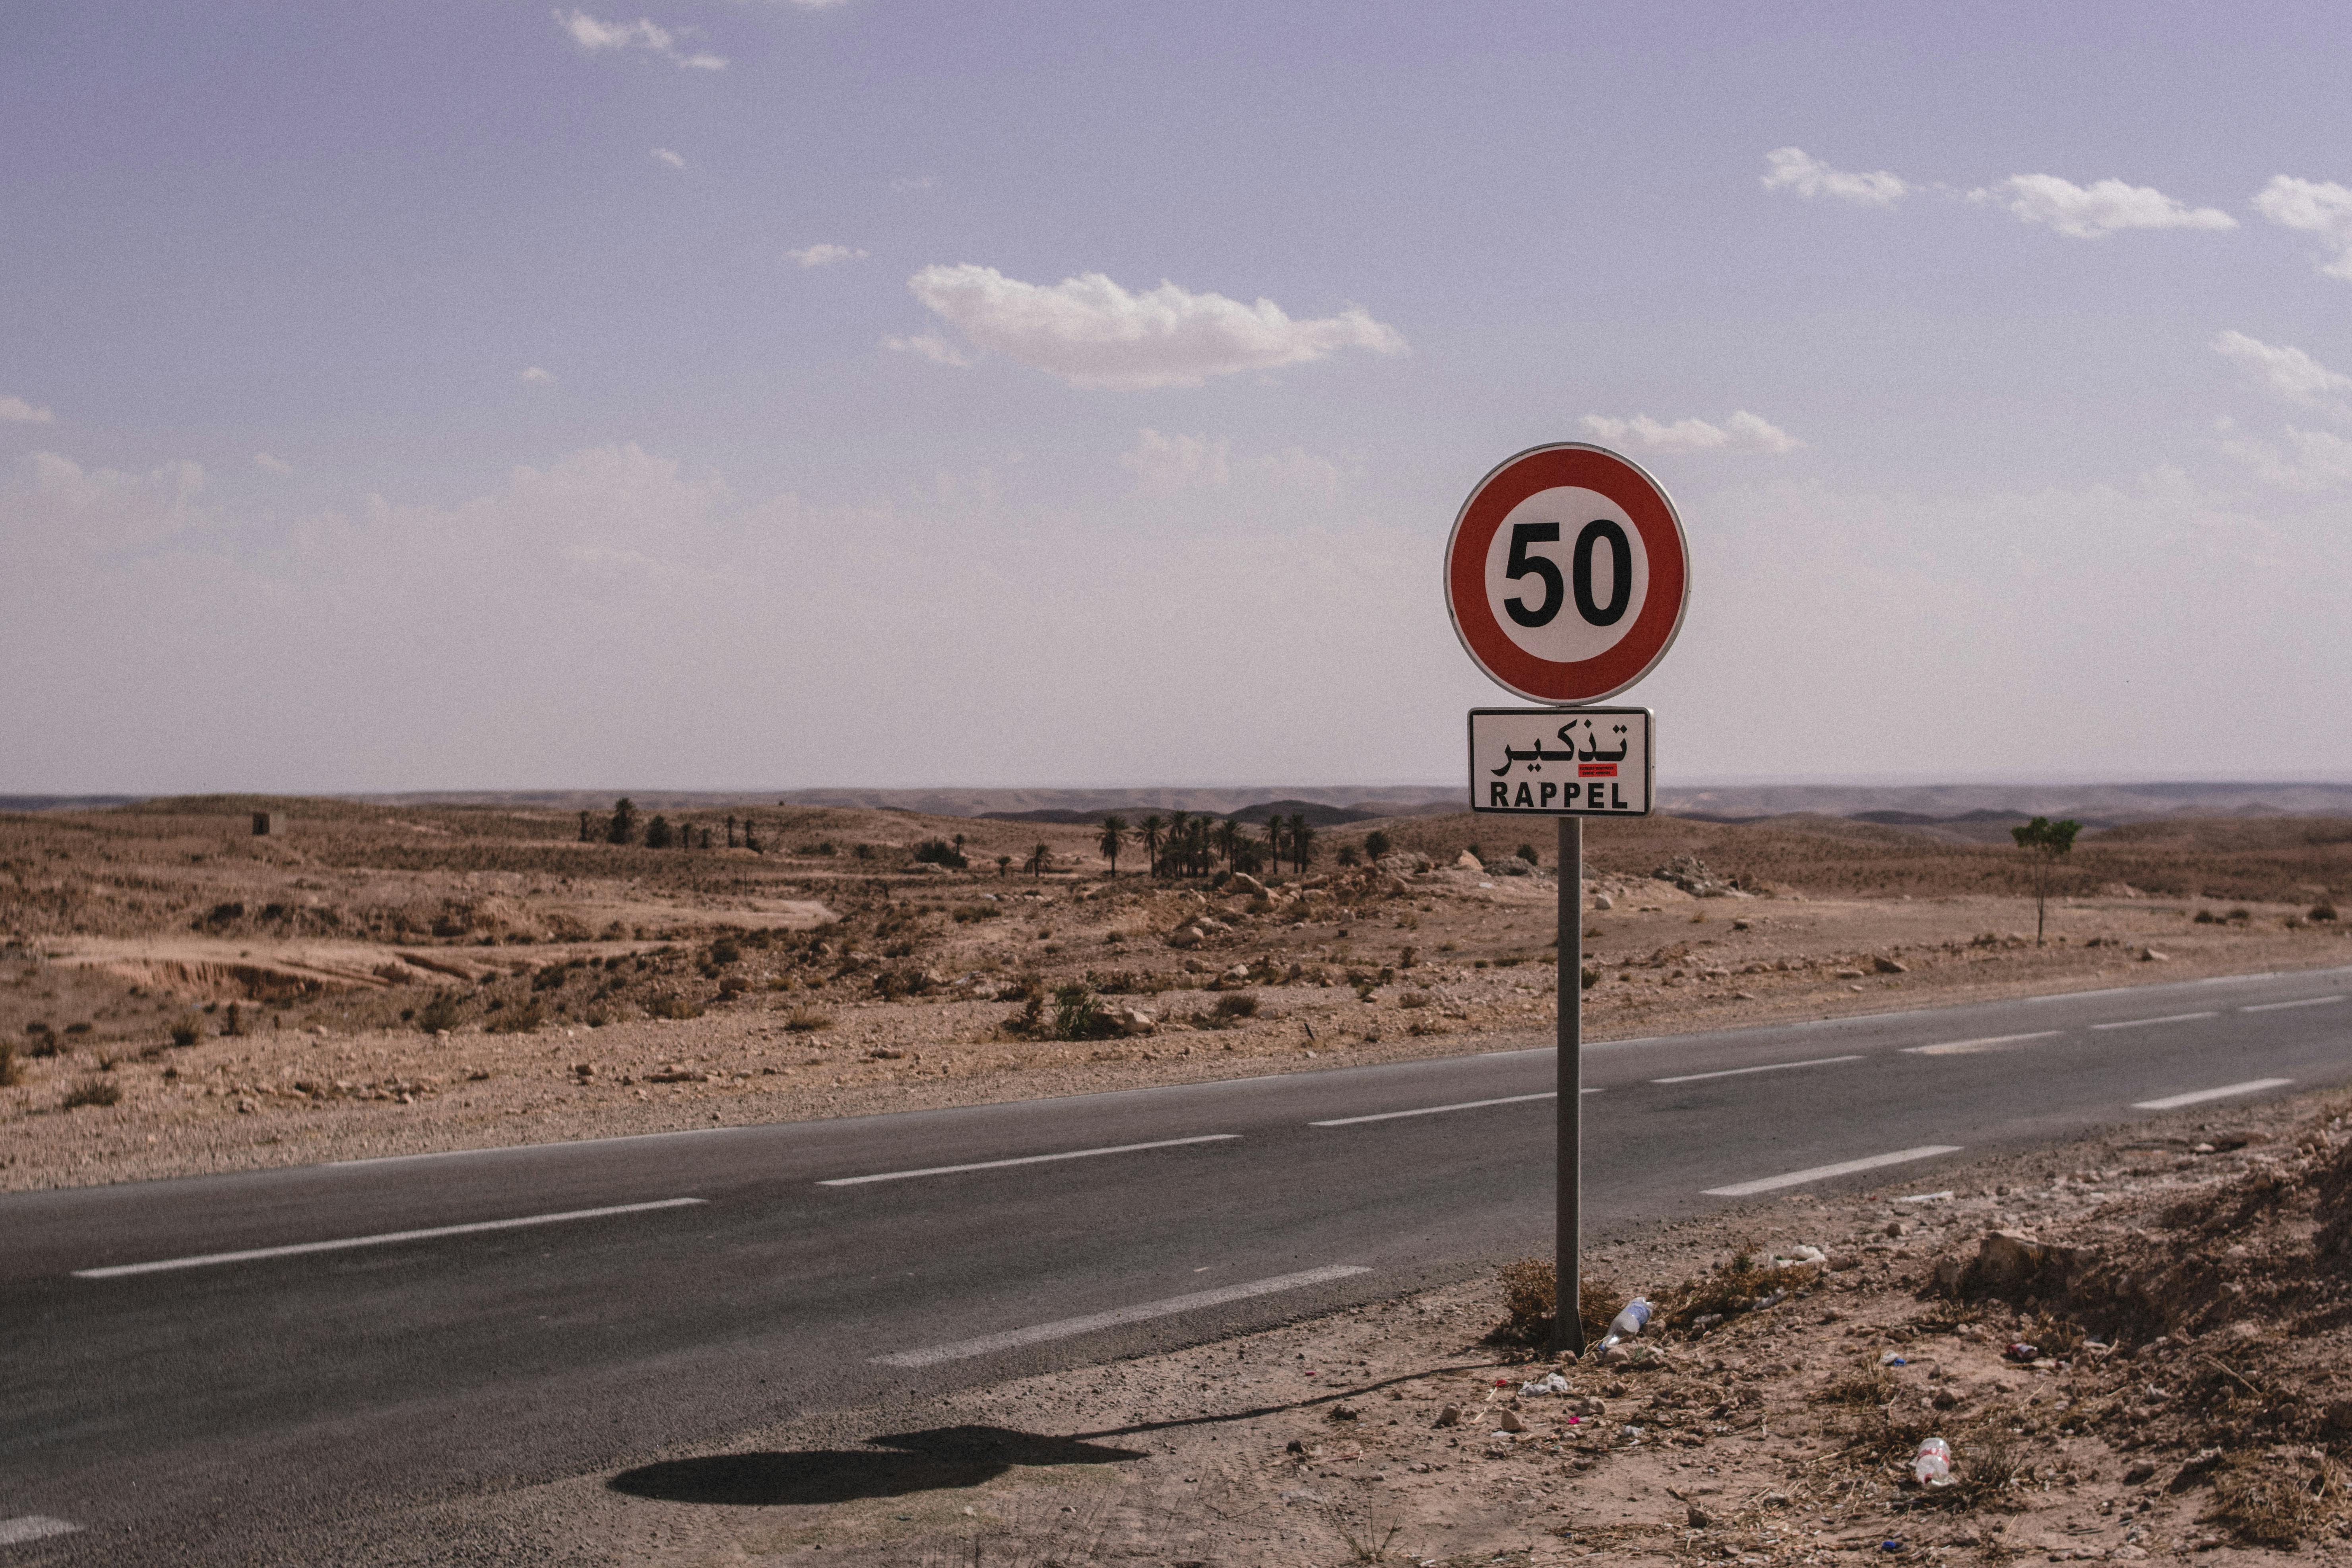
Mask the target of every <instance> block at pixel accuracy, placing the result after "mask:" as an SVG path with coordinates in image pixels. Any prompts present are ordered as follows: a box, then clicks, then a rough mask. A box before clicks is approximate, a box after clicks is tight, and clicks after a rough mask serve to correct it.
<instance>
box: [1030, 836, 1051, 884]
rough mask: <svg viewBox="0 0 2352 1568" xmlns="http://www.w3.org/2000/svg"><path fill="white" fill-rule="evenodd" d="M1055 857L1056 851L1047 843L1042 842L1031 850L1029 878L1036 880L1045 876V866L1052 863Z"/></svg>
mask: <svg viewBox="0 0 2352 1568" xmlns="http://www.w3.org/2000/svg"><path fill="white" fill-rule="evenodd" d="M1053 858H1054V851H1053V850H1052V849H1051V848H1049V847H1047V846H1045V845H1043V844H1040V845H1037V846H1036V847H1034V848H1032V849H1031V850H1030V851H1029V879H1030V880H1031V881H1033V882H1034V881H1035V880H1037V879H1039V878H1041V877H1043V876H1044V875H1045V868H1046V867H1047V866H1048V865H1050V864H1051V863H1052V861H1053Z"/></svg>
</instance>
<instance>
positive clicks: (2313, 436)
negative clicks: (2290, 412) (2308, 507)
mask: <svg viewBox="0 0 2352 1568" xmlns="http://www.w3.org/2000/svg"><path fill="white" fill-rule="evenodd" d="M2221 449H2222V450H2223V451H2224V452H2227V453H2228V454H2229V455H2230V456H2231V457H2232V458H2237V459H2238V461H2240V462H2242V463H2243V464H2245V466H2246V467H2247V468H2249V469H2251V470H2252V472H2253V475H2254V477H2255V478H2256V479H2260V480H2262V481H2263V483H2264V484H2266V485H2274V486H2276V487H2277V488H2278V489H2283V490H2301V491H2312V490H2329V489H2338V488H2340V487H2342V486H2345V485H2352V441H2347V440H2346V439H2345V438H2344V437H2341V436H2337V435H2335V434H2332V433H2331V432H2329V431H2326V430H2297V429H2295V428H2294V427H2293V426H2289V427H2288V429H2287V433H2286V443H2285V445H2284V447H2277V446H2273V445H2272V444H2271V443H2269V442H2267V441H2224V442H2223V443H2221Z"/></svg>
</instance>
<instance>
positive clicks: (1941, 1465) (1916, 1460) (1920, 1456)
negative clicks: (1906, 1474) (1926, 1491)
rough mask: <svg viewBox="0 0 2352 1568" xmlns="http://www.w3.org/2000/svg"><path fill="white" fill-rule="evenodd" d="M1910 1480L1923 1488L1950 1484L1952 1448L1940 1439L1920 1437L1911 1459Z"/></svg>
mask: <svg viewBox="0 0 2352 1568" xmlns="http://www.w3.org/2000/svg"><path fill="white" fill-rule="evenodd" d="M1911 1479H1913V1480H1916V1481H1917V1482H1918V1483H1919V1484H1920V1485H1921V1486H1923V1487H1948V1486H1950V1485H1951V1484H1952V1446H1951V1445H1950V1444H1949V1443H1947V1442H1945V1441H1944V1440H1943V1439H1942V1438H1941V1437H1922V1438H1920V1439H1919V1451H1918V1452H1917V1453H1916V1454H1914V1455H1913V1456H1912V1457H1911Z"/></svg>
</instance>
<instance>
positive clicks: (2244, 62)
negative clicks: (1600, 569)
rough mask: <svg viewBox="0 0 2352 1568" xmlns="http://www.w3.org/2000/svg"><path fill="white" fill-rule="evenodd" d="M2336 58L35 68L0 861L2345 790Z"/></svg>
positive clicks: (2042, 40) (1663, 32)
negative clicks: (1514, 528) (291, 845)
mask: <svg viewBox="0 0 2352 1568" xmlns="http://www.w3.org/2000/svg"><path fill="white" fill-rule="evenodd" d="M2347 30H2352V23H2347V21H2346V19H2345V17H2344V15H2343V13H2342V12H2341V10H2340V9H2338V8H2333V7H2326V6H2321V5H2256V6H2251V7H2230V8H2215V7H2210V6H2192V5H2183V4H2153V5H2147V4H2144V5H2096V4H2086V5H2073V6H2049V5H2014V6H2004V5H1975V6H1969V7H1959V8H1950V7H1927V6H1885V7H1860V6H1853V5H1772V4H1742V5H1656V4H1645V5H1559V4H1550V5H1504V4H1496V5H1476V4H1465V5H1445V6H1430V5H1391V4H1384V3H1381V0H1348V3H1346V4H1332V5H1318V4H1302V5H1280V4H1271V5H1270V4H1266V3H1265V0H1257V3H1255V4H1250V5H1228V4H1223V3H1219V0H1200V3H1196V4H1190V5H1119V4H1109V3H1104V0H1087V3H1084V4H1061V3H1058V0H1024V4H1020V5H1000V4H992V3H990V0H956V3H953V4H949V3H931V0H635V3H633V4H631V5H627V6H619V5H616V0H588V3H586V4H584V5H559V6H554V7H550V6H547V5H533V4H527V3H513V4H509V3H505V0H465V3H463V4H459V3H457V0H446V3H443V0H414V3H409V4H384V5H368V6H348V5H302V4H290V3H289V4H240V3H236V0H206V3H205V4H204V5H170V4H154V3H152V0H142V3H140V4H136V5H131V4H113V3H111V0H16V4H13V5H9V6H7V7H5V9H0V210H5V214H6V215H7V216H6V220H5V223H0V735H5V743H0V793H20V794H21V793H44V792H48V793H97V792H122V793H140V794H148V793H165V792H184V791H201V790H264V791H277V792H319V793H326V792H362V791H393V790H429V789H502V788H503V789H536V788H571V787H582V788H586V787H602V786H606V785H610V786H614V787H625V786H637V787H667V788H677V789H688V788H703V789H734V788H744V789H767V788H779V789H781V788H796V787H813V786H822V785H841V786H846V785H863V786H877V787H878V786H915V785H933V784H964V785H1002V786H1017V785H1029V786H1051V785H1059V786H1108V785H1127V784H1245V783H1257V782H1265V783H1274V782H1282V783H1299V784H1339V783H1355V784H1392V783H1431V782H1441V781H1444V780H1449V779H1453V778H1456V777H1460V776H1462V774H1463V770H1464V766H1465V763H1464V758H1463V744H1464V742H1463V736H1464V731H1463V718H1462V715H1463V712H1464V710H1465V709H1467V708H1470V707H1473V706H1482V705H1507V704H1509V703H1510V702H1511V701H1512V699H1511V698H1509V697H1508V696H1507V694H1506V693H1505V692H1503V691H1502V690H1501V689H1498V688H1496V686H1494V685H1492V684H1491V683H1489V682H1488V681H1487V680H1486V678H1485V677H1484V676H1482V675H1481V674H1480V673H1479V671H1478V670H1477V669H1476V668H1475V667H1474V666H1473V665H1472V664H1471V662H1470V661H1469V659H1468V658H1466V657H1465V654H1464V652H1463V649H1462V647H1461V646H1460V644H1459V643H1458V642H1457V641H1456V639H1455V637H1454V634H1453V632H1452V630H1451V629H1450V626H1449V625H1448V621H1447V616H1446V608H1445V602H1444V584H1443V580H1442V576H1441V568H1442V563H1443V554H1444V544H1445V540H1446V536H1447V533H1448V531H1449V529H1450V528H1451V526H1452V524H1453V521H1454V515H1455V513H1456V511H1457V510H1458V509H1459V508H1460V507H1461V506H1462V503H1463V500H1464V499H1465V496H1466V495H1467V494H1468V492H1469V490H1470V489H1471V487H1472V486H1473V485H1474V484H1475V483H1476V482H1477V480H1478V479H1480V477H1481V476H1483V475H1484V474H1485V473H1486V472H1487V470H1488V469H1490V468H1493V467H1494V466H1495V465H1496V463H1498V462H1499V461H1501V460H1502V459H1503V458H1506V457H1507V456H1509V455H1510V454H1512V453H1514V452H1516V451H1518V450H1521V449H1523V448H1526V447H1532V446H1536V445H1539V444H1542V443H1545V442H1550V441H1562V440H1580V441H1590V442H1595V443H1598V444H1601V445H1604V446H1608V447H1612V448H1615V449H1617V450H1620V451H1622V452H1623V453H1625V454H1626V455H1627V456H1629V457H1632V458H1634V459H1635V460H1636V461H1638V462H1640V463H1641V464H1643V466H1644V467H1645V468H1648V469H1649V470H1650V471H1651V472H1652V473H1653V474H1654V475H1655V476H1656V477H1657V479H1659V480H1660V481H1661V482H1662V483H1663V484H1664V487H1665V489H1667V490H1668V492H1669V493H1670V494H1671V495H1672V496H1673V498H1674V500H1675V505H1676V507H1677V509H1678V510H1679V512H1680V515H1681V518H1682V521H1683V525H1684V529H1685V534H1686V536H1687V538H1688V541H1689V545H1690V551H1691V590H1690V600H1689V608H1688V612H1687V616H1686V618H1685V622H1684V626H1683V630H1682V632H1681V635H1680V637H1679V639H1678V640H1677V641H1676V643H1675V646H1674V647H1673V649H1672V650H1671V652H1669V653H1668V655H1667V656H1666V657H1665V658H1664V660H1663V661H1662V662H1661V663H1660V664H1659V665H1658V667H1657V668H1656V670H1655V672H1654V674H1652V675H1651V676H1650V677H1649V678H1648V679H1645V680H1644V681H1643V682H1642V683H1641V684H1640V685H1638V686H1636V687H1635V688H1633V689H1632V690H1631V691H1629V692H1627V693H1625V694H1624V695H1623V697H1622V699H1621V700H1624V701H1630V702H1638V703H1641V704H1643V705H1646V706H1649V707H1651V708H1653V709H1654V710H1656V712H1657V714H1658V725H1659V742H1658V756H1659V777H1660V783H1661V784H1664V785H1667V786H1675V785H1682V784H1696V783H1703V782H1727V781H1740V780H1755V779H1774V780H1805V779H1819V780H1823V781H1831V780H1853V779H1873V780H1917V781H1922V782H1925V781H1964V780H1979V779H1988V778H2018V779H2032V778H2068V779H2087V778H2102V779H2113V780H2138V779H2196V778H2231V779H2264V778H2281V779H2284V778H2298V779H2311V780H2321V779H2331V780H2341V779H2347V778H2352V741H2347V736H2352V680H2347V679H2346V672H2347V669H2352V606H2347V584H2352V100H2347V98H2346V96H2345V94H2344V93H2343V92H2342V91H2341V82H2340V61H2341V60H2342V58H2344V55H2345V50H2346V45H2347Z"/></svg>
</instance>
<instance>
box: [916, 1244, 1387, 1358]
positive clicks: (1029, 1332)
mask: <svg viewBox="0 0 2352 1568" xmlns="http://www.w3.org/2000/svg"><path fill="white" fill-rule="evenodd" d="M1370 1272H1371V1270H1370V1268H1365V1267H1364V1266H1363V1265H1361V1264H1357V1263H1334V1264H1331V1265H1329V1266H1328V1267H1327V1268H1310V1269H1308V1270H1307V1271H1306V1272H1305V1273H1303V1274H1278V1275H1276V1276H1275V1277H1274V1278H1273V1279H1253V1280H1251V1281H1250V1282H1249V1283H1248V1284H1246V1285H1227V1286H1225V1287H1223V1289H1216V1290H1196V1291H1194V1292H1192V1294H1191V1295H1189V1296H1171V1297H1169V1298H1168V1299H1167V1300H1163V1301H1145V1302H1142V1303H1140V1304H1139V1305H1137V1306H1133V1307H1114V1308H1113V1309H1111V1310H1109V1311H1108V1312H1093V1313H1089V1314H1088V1315H1087V1316H1086V1317H1083V1318H1064V1319H1062V1320H1061V1321H1059V1322H1053V1323H1039V1324H1037V1325H1036V1326H1035V1327H1034V1328H1027V1329H1007V1330H1006V1331H1004V1332H1003V1333H1001V1334H982V1336H981V1337H980V1338H978V1339H976V1340H958V1341H956V1342H954V1343H953V1344H945V1345H933V1346H931V1347H930V1348H929V1350H919V1351H900V1352H898V1354H896V1355H878V1356H876V1357H875V1358H874V1364H875V1365H877V1366H908V1367H913V1366H936V1365H938V1364H939V1363H940V1362H943V1361H962V1360H964V1359H965V1358H967V1357H970V1356H976V1355H988V1354H991V1353H992V1352H996V1351H1009V1350H1015V1349H1018V1348H1019V1347H1021V1346H1023V1345H1034V1344H1043V1343H1044V1342H1045V1341H1047V1340H1066V1339H1068V1338H1070V1337H1071V1336H1072V1335H1074V1334H1090V1333H1093V1332H1094V1331H1096V1330H1097V1329H1114V1328H1118V1326H1119V1325H1121V1324H1123V1323H1142V1322H1149V1321H1150V1320H1152V1319H1153V1318H1169V1317H1173V1316H1175V1315H1176V1314H1177V1313H1179V1312H1190V1311H1193V1310H1197V1309H1199V1308H1202V1307H1217V1306H1222V1305H1223V1304H1224V1303H1225V1302H1227V1301H1245V1300H1249V1299H1250V1298H1251V1297H1253V1296H1271V1295H1273V1294H1275V1293H1276V1291H1279V1290H1304V1289H1307V1287H1308V1286H1310V1285H1322V1284H1326V1283H1328V1282H1329V1281H1331V1280H1333V1279H1349V1278H1351V1277H1353V1276H1355V1275H1358V1274H1370Z"/></svg>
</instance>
